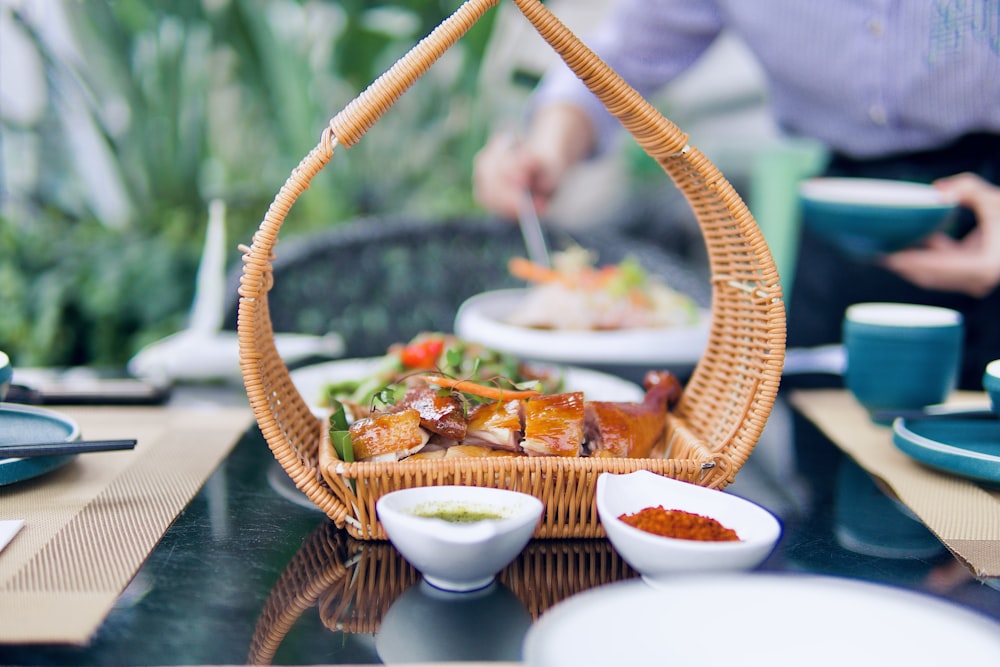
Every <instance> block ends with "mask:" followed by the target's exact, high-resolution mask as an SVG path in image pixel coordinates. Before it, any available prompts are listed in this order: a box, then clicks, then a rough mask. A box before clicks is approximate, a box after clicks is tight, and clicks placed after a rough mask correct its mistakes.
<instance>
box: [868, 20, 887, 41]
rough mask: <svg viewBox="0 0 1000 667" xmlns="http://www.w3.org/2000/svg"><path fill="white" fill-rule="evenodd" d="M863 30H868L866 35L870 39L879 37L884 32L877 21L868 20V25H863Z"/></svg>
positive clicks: (883, 26) (882, 25)
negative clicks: (870, 37) (869, 36)
mask: <svg viewBox="0 0 1000 667" xmlns="http://www.w3.org/2000/svg"><path fill="white" fill-rule="evenodd" d="M865 28H866V29H867V30H868V34H869V35H871V36H872V37H881V36H882V33H883V32H884V31H885V25H884V24H883V23H882V21H881V20H879V19H874V18H873V19H868V23H866V24H865Z"/></svg>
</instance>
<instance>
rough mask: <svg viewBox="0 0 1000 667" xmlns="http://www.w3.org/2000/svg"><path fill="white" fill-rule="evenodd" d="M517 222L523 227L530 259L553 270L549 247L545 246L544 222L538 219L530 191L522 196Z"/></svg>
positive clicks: (522, 233)
mask: <svg viewBox="0 0 1000 667" xmlns="http://www.w3.org/2000/svg"><path fill="white" fill-rule="evenodd" d="M517 221H518V224H519V225H520V227H521V235H522V236H524V245H525V248H527V250H528V259H530V260H531V261H532V262H534V263H535V264H538V265H539V266H544V267H545V268H547V269H551V268H552V259H551V258H550V257H549V249H548V246H546V245H545V234H544V232H542V221H541V220H539V219H538V211H537V210H536V209H535V202H534V200H533V199H532V197H531V192H530V191H525V192H524V194H523V195H522V196H521V202H520V206H519V209H518V216H517Z"/></svg>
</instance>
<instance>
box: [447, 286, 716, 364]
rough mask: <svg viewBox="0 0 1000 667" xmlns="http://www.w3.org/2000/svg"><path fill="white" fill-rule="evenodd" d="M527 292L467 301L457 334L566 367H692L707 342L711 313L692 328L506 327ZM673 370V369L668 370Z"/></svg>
mask: <svg viewBox="0 0 1000 667" xmlns="http://www.w3.org/2000/svg"><path fill="white" fill-rule="evenodd" d="M526 291H527V290H525V289H507V290H496V291H493V292H484V293H483V294H479V295H476V296H474V297H472V298H471V299H468V300H466V301H465V303H463V304H462V306H461V307H460V308H459V309H458V314H457V315H456V317H455V334H456V335H457V336H458V337H459V338H464V339H466V340H471V341H476V342H477V343H482V344H483V345H486V346H487V347H491V348H493V349H495V350H501V351H503V352H509V353H510V354H514V355H517V356H519V357H522V358H524V359H533V360H538V361H549V362H554V363H567V364H643V365H648V366H654V365H670V364H678V365H680V364H694V363H696V362H697V361H698V359H699V358H700V357H701V354H702V352H704V350H705V345H706V344H707V343H708V329H709V323H710V320H711V317H710V313H708V311H704V310H703V311H701V318H700V320H699V322H698V323H697V324H696V325H694V326H685V327H663V328H656V329H620V330H617V331H557V330H544V329H531V328H528V327H521V326H517V325H514V324H508V323H507V322H506V321H505V317H506V315H507V314H508V313H510V312H512V311H513V310H515V309H516V308H517V307H518V304H519V303H521V302H522V301H523V300H524V299H525V292H526ZM667 370H669V369H667Z"/></svg>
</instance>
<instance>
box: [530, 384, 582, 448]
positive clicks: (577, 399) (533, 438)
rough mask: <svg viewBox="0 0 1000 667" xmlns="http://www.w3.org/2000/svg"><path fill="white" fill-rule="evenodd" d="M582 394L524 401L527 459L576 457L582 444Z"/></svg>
mask: <svg viewBox="0 0 1000 667" xmlns="http://www.w3.org/2000/svg"><path fill="white" fill-rule="evenodd" d="M583 405H584V400H583V392H582V391H574V392H567V393H563V394H545V395H542V396H536V397H533V398H531V399H529V400H526V401H524V440H523V441H522V442H521V447H522V448H523V449H524V451H525V452H526V453H527V454H528V455H529V456H579V455H580V449H581V446H582V445H583V413H584V409H583Z"/></svg>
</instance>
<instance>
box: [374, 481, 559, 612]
mask: <svg viewBox="0 0 1000 667" xmlns="http://www.w3.org/2000/svg"><path fill="white" fill-rule="evenodd" d="M375 508H376V511H377V513H378V518H379V521H381V522H382V527H383V528H384V529H385V532H386V534H387V535H388V537H389V541H391V542H392V544H393V545H394V546H395V547H396V549H398V550H399V553H400V554H402V556H403V558H405V559H406V560H407V561H408V562H409V563H410V564H411V565H412V566H413V567H414V568H416V569H417V570H418V571H419V572H420V573H421V574H422V575H423V576H424V580H425V581H427V583H429V584H431V585H432V586H435V587H436V588H440V589H441V590H445V591H459V592H463V591H473V590H478V589H482V588H485V587H486V586H489V585H490V584H491V583H492V582H493V580H494V578H495V576H496V574H497V573H498V572H499V571H500V570H502V569H503V568H504V567H506V566H507V565H508V564H510V563H511V561H513V560H514V559H515V558H516V557H517V555H518V554H519V553H521V551H522V550H523V549H524V547H525V546H526V545H527V544H528V542H529V540H531V536H532V534H533V533H534V532H535V528H536V526H537V525H538V521H539V519H540V518H541V516H542V511H543V510H544V506H543V504H542V501H541V500H539V499H538V498H535V497H534V496H531V495H528V494H526V493H519V492H516V491H508V490H506V489H494V488H488V487H478V486H424V487H415V488H411V489H403V490H400V491H393V492H391V493H387V494H386V495H384V496H382V497H381V498H379V500H378V502H377V503H376V506H375ZM439 511H446V512H452V511H469V512H483V513H488V514H493V515H495V516H497V517H498V518H491V519H485V520H481V521H474V522H468V523H456V522H453V521H446V520H444V519H439V518H429V517H426V516H419V515H418V514H417V512H426V513H434V512H439Z"/></svg>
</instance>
